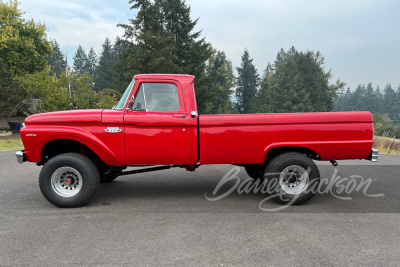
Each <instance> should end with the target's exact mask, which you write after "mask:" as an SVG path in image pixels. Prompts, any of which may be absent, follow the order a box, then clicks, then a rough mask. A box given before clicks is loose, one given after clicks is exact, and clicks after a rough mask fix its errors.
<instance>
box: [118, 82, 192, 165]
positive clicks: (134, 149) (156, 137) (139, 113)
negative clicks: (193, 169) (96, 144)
mask: <svg viewBox="0 0 400 267" xmlns="http://www.w3.org/2000/svg"><path fill="white" fill-rule="evenodd" d="M134 96H135V98H134V104H133V106H132V109H131V110H128V111H127V112H126V113H125V115H124V125H125V157H126V163H127V165H169V164H189V162H190V118H189V116H188V114H187V113H186V109H185V103H184V101H183V93H182V87H181V85H180V83H179V82H176V81H171V80H168V81H163V82H160V81H139V82H137V83H136V85H135V88H134Z"/></svg>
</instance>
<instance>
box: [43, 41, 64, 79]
mask: <svg viewBox="0 0 400 267" xmlns="http://www.w3.org/2000/svg"><path fill="white" fill-rule="evenodd" d="M51 48H52V54H51V55H50V56H49V57H48V58H47V62H48V64H49V65H50V66H51V72H52V73H54V74H56V75H57V77H60V75H61V73H63V72H64V71H65V65H66V62H65V55H64V54H63V53H62V52H61V50H60V46H59V45H58V43H57V41H56V40H54V42H51Z"/></svg>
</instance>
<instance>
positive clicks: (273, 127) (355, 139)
mask: <svg viewBox="0 0 400 267" xmlns="http://www.w3.org/2000/svg"><path fill="white" fill-rule="evenodd" d="M193 82H194V77H193V76H190V75H175V74H174V75H173V74H148V75H136V76H135V77H134V79H133V80H132V82H131V83H130V84H129V86H128V88H127V89H126V91H125V93H124V94H123V96H122V97H121V100H120V101H119V103H118V104H117V105H116V106H115V107H114V108H113V109H104V110H100V109H99V110H72V111H59V112H49V113H42V114H36V115H33V116H30V117H28V118H27V119H26V120H25V122H24V124H23V128H22V129H21V132H20V133H21V138H22V141H23V144H24V147H25V150H23V151H18V152H17V153H16V156H17V160H18V162H19V163H22V162H24V161H29V162H36V163H37V164H38V165H43V168H42V170H41V173H40V176H39V184H40V189H41V191H42V193H43V195H44V197H45V198H46V199H47V200H48V201H50V202H51V203H53V204H54V205H57V206H59V207H78V206H81V205H83V204H85V203H86V202H87V201H88V200H89V199H90V198H91V197H92V196H93V194H94V193H95V192H96V189H97V187H98V185H99V183H100V182H111V181H112V180H114V179H115V178H116V177H117V176H120V175H127V174H133V173H140V172H147V171H155V170H161V169H166V168H171V167H183V168H186V169H187V170H189V171H194V170H195V169H196V168H197V167H198V166H200V164H201V165H205V164H234V165H239V166H243V167H245V169H246V172H247V173H248V175H249V176H250V177H252V178H254V179H255V180H257V181H273V180H274V179H275V180H276V182H277V187H278V189H279V190H280V192H281V193H282V194H281V197H279V198H276V200H277V201H278V202H280V203H288V202H290V201H292V200H293V198H295V201H292V203H294V204H300V203H303V202H305V201H307V200H309V199H310V198H311V197H312V196H313V192H311V190H307V189H309V187H310V186H311V185H312V184H314V185H315V184H317V183H318V181H319V171H318V168H317V166H316V165H315V163H314V162H313V160H328V161H331V162H332V164H334V165H336V164H337V163H336V160H341V159H369V160H372V161H377V160H378V151H377V150H375V149H372V136H373V120H372V116H371V113H369V112H335V113H334V112H331V113H291V114H246V115H244V114H233V115H200V116H199V115H198V113H197V106H196V98H195V91H194V86H193ZM127 166H144V167H143V168H142V169H136V170H133V171H124V170H125V169H126V167H127ZM150 166H151V167H150ZM282 195H283V196H285V197H282Z"/></svg>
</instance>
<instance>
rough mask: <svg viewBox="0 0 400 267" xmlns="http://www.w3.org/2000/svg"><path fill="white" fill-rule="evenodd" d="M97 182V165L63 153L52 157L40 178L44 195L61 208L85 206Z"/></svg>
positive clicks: (94, 190)
mask: <svg viewBox="0 0 400 267" xmlns="http://www.w3.org/2000/svg"><path fill="white" fill-rule="evenodd" d="M99 182H100V175H99V172H98V169H97V167H96V165H95V164H94V163H93V162H92V161H91V160H90V159H89V158H87V157H86V156H84V155H81V154H78V153H65V154H61V155H58V156H55V157H53V158H51V159H50V160H49V161H47V162H46V164H45V165H44V166H43V168H42V171H41V172H40V175H39V186H40V190H41V191H42V194H43V196H44V197H45V198H46V199H47V200H48V201H49V202H50V203H52V204H54V205H56V206H58V207H62V208H74V207H79V206H82V205H84V204H85V203H86V202H87V201H88V200H89V199H90V198H91V197H92V196H93V195H94V193H95V192H96V190H97V187H98V185H99Z"/></svg>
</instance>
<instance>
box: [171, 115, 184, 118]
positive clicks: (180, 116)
mask: <svg viewBox="0 0 400 267" xmlns="http://www.w3.org/2000/svg"><path fill="white" fill-rule="evenodd" d="M172 117H174V118H186V114H183V115H175V114H172Z"/></svg>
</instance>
